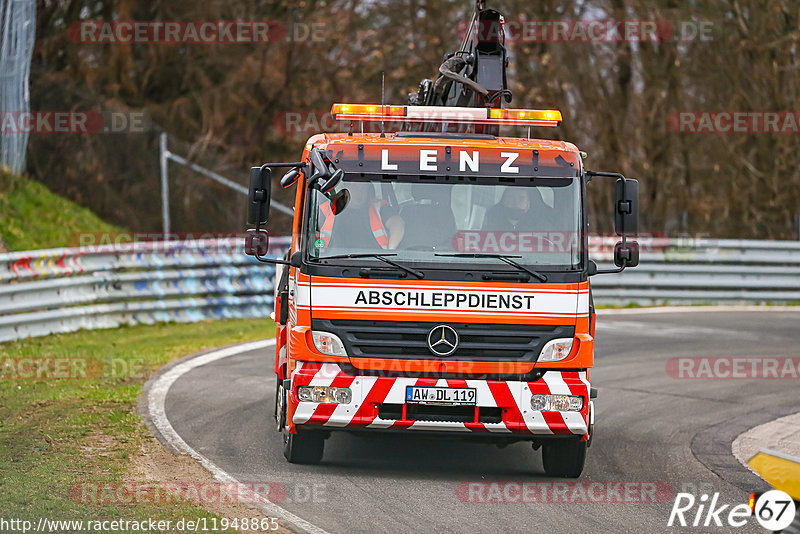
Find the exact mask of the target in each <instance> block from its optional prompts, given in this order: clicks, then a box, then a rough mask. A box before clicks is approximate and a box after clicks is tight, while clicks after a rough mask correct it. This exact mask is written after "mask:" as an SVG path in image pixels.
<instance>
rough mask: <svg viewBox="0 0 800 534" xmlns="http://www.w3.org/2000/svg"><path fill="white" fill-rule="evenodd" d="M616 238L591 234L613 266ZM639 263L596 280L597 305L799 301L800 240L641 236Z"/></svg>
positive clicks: (597, 255)
mask: <svg viewBox="0 0 800 534" xmlns="http://www.w3.org/2000/svg"><path fill="white" fill-rule="evenodd" d="M615 241H616V239H615V238H610V237H603V238H590V241H589V242H590V253H589V256H590V257H591V258H593V259H595V260H596V261H598V263H599V264H600V266H601V267H610V265H608V263H607V262H609V261H611V257H612V255H611V251H612V250H613V245H614V242H615ZM639 242H640V244H641V256H640V257H641V263H640V264H639V266H638V267H636V268H633V269H626V270H625V271H624V272H622V273H619V274H607V275H598V276H595V277H593V278H592V293H593V294H594V299H595V303H596V304H600V305H602V304H614V305H625V304H630V303H636V304H641V305H652V304H656V305H658V304H738V303H748V304H800V241H753V240H742V239H692V238H670V239H668V238H639Z"/></svg>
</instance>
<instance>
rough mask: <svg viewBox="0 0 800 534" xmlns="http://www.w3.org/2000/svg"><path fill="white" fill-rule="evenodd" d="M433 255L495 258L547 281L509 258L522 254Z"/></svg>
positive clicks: (465, 253) (539, 274) (470, 253)
mask: <svg viewBox="0 0 800 534" xmlns="http://www.w3.org/2000/svg"><path fill="white" fill-rule="evenodd" d="M434 256H447V257H450V258H495V259H498V260H500V261H502V262H503V263H507V264H508V265H511V266H512V267H516V268H517V269H519V270H520V271H525V272H526V273H528V274H529V275H531V276H533V277H534V278H538V279H539V280H541V281H542V282H547V276H546V275H544V274H542V273H538V272H536V271H534V270H532V269H528V268H527V267H525V266H524V265H520V264H519V263H517V262H515V261H514V260H512V259H511V258H521V257H522V256H505V255H503V254H476V253H472V252H463V253H455V254H434Z"/></svg>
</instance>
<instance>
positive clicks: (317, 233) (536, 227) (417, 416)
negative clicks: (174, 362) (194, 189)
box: [245, 2, 639, 477]
mask: <svg viewBox="0 0 800 534" xmlns="http://www.w3.org/2000/svg"><path fill="white" fill-rule="evenodd" d="M502 24H503V18H502V16H501V15H500V14H499V13H498V12H497V11H494V10H491V9H487V8H486V7H485V5H484V4H483V2H478V3H477V5H476V10H475V14H474V16H473V20H472V23H471V25H470V28H471V30H470V31H469V32H468V33H467V35H466V36H465V38H464V42H463V43H462V46H461V48H460V49H459V50H458V51H456V52H454V53H451V54H447V56H445V60H444V63H443V64H442V65H441V67H440V68H439V73H440V76H439V77H438V79H437V80H436V81H431V80H424V81H423V82H422V83H421V84H420V86H419V91H418V92H416V93H413V94H411V95H410V98H409V102H408V104H405V105H384V104H383V103H381V104H351V103H336V104H334V105H333V106H332V109H331V113H332V114H333V115H334V117H335V118H336V119H337V120H342V121H346V122H345V127H346V125H347V124H348V123H349V128H350V129H349V131H348V132H344V133H320V134H317V135H314V136H312V137H310V138H309V139H308V141H307V142H306V144H305V147H304V149H303V152H302V156H301V158H300V159H299V160H298V161H295V162H275V163H265V164H263V165H260V166H257V167H253V168H252V169H251V172H250V189H249V198H248V225H249V227H250V229H249V230H248V232H247V236H246V239H245V250H246V252H247V253H248V254H251V255H254V256H256V258H258V259H259V260H261V261H264V262H267V263H272V264H276V283H275V312H274V319H275V321H276V323H277V344H276V352H275V361H274V371H275V373H276V376H277V385H276V390H275V403H274V418H275V425H276V428H277V430H278V431H279V432H280V433H281V434H282V436H283V447H284V451H283V452H284V455H285V457H286V458H287V460H288V461H289V462H294V463H309V464H313V463H318V462H320V461H321V460H322V458H323V454H324V446H325V440H326V439H328V438H329V437H330V436H331V435H332V434H333V433H335V432H394V433H397V434H400V435H402V434H409V433H414V434H416V433H424V434H427V435H430V436H434V437H439V438H463V439H473V440H482V441H486V442H492V443H495V444H497V445H499V446H505V445H508V444H510V443H515V442H519V441H527V442H530V443H531V444H532V445H533V449H534V450H538V449H540V448H541V450H542V464H543V467H544V470H545V472H546V474H547V475H549V476H554V477H578V476H580V474H581V472H582V470H583V467H584V463H585V458H586V453H587V448H588V447H589V445H590V444H591V442H592V436H593V427H594V422H595V415H594V414H595V410H594V400H593V399H594V397H595V390H594V388H592V387H591V382H590V378H591V375H590V373H591V368H592V366H593V364H594V334H595V312H594V305H593V300H592V296H591V287H590V282H589V279H590V277H592V276H594V275H597V274H601V273H612V272H620V271H622V270H623V269H625V268H626V267H634V266H636V265H637V264H638V262H639V246H638V243H637V242H636V241H635V240H634V237H635V235H636V231H637V226H638V182H637V181H636V180H632V179H627V178H625V177H624V176H623V175H622V174H619V173H609V172H593V171H589V170H586V169H584V166H583V157H582V153H581V152H580V151H579V150H578V148H577V147H576V146H575V145H573V144H571V143H568V142H563V141H553V140H542V139H535V138H531V136H530V132H531V129H532V128H540V127H556V126H558V124H559V123H560V122H561V120H562V116H561V113H560V112H559V111H558V110H555V109H544V110H539V109H521V108H508V107H503V104H508V103H509V102H510V100H511V93H510V91H509V90H508V87H507V82H506V68H507V65H508V61H507V55H506V48H505V43H504V42H503V39H502V34H503V32H502ZM481 25H483V27H487V26H486V25H489V26H491V25H495V28H496V29H498V30H499V31H495V32H485V31H481V32H478V31H475V30H474V28H476V27H478V26H481ZM492 35H493V37H492ZM365 124H367V125H368V126H371V128H367V131H366V132H365V131H364V125H365ZM387 124H388V125H389V127H388V128H387V127H386V125H387ZM507 127H516V128H517V129H518V130H519V129H522V130H523V131H524V130H527V136H525V137H508V136H501V135H500V128H504V129H505V128H507ZM276 169H288V171H287V172H286V173H285V174H284V175H283V177H282V178H281V179H280V185H281V186H282V187H283V188H291V187H295V188H296V193H295V196H294V218H293V221H292V233H291V243H290V245H289V248H288V250H287V251H286V254H285V255H284V256H283V257H282V258H277V257H265V256H266V254H267V251H268V250H269V238H270V235H269V233H268V232H267V231H266V230H265V227H266V226H267V225H268V221H269V206H270V199H271V186H272V172H273V171H274V170H276ZM596 178H612V179H615V180H616V186H615V199H614V209H613V212H614V219H615V230H616V234H617V235H618V236H620V238H621V239H620V241H619V242H618V243H616V246H615V247H614V253H613V257H614V263H615V265H616V267H615V268H606V269H599V268H598V266H597V264H596V263H595V262H594V261H593V260H592V259H591V258H589V256H588V241H587V239H588V238H587V231H588V228H589V221H588V207H587V206H588V203H587V185H588V184H589V183H590V182H591V181H592V180H593V179H596Z"/></svg>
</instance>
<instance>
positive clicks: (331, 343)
mask: <svg viewBox="0 0 800 534" xmlns="http://www.w3.org/2000/svg"><path fill="white" fill-rule="evenodd" d="M311 338H312V339H313V340H314V347H316V349H317V350H318V351H320V352H321V353H322V354H327V355H329V356H347V351H345V350H344V343H342V340H341V339H339V337H338V336H336V335H334V334H331V333H329V332H317V331H316V330H312V331H311Z"/></svg>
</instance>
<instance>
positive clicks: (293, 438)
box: [283, 430, 325, 464]
mask: <svg viewBox="0 0 800 534" xmlns="http://www.w3.org/2000/svg"><path fill="white" fill-rule="evenodd" d="M324 451H325V440H324V439H323V437H322V436H320V435H318V434H317V433H315V432H308V431H306V432H298V433H297V434H290V433H289V432H286V431H285V430H284V432H283V455H284V456H285V457H286V459H287V460H289V463H292V464H318V463H320V461H322V454H323V453H324Z"/></svg>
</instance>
